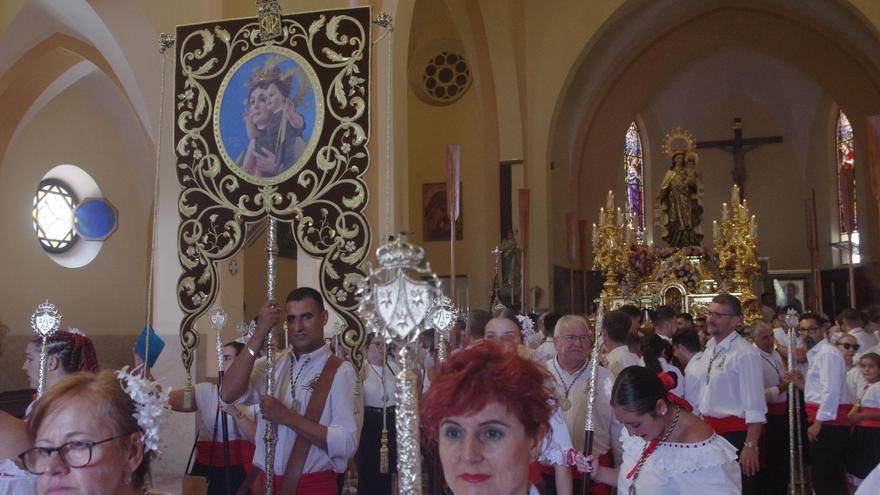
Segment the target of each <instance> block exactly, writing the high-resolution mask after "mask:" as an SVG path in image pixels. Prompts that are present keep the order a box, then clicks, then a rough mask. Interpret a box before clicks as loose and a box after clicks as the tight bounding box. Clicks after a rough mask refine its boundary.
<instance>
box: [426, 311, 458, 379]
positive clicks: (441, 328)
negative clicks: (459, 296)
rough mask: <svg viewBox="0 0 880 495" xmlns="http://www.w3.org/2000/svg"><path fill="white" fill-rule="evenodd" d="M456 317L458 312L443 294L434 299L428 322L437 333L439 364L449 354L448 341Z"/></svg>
mask: <svg viewBox="0 0 880 495" xmlns="http://www.w3.org/2000/svg"><path fill="white" fill-rule="evenodd" d="M456 317H458V310H457V308H456V307H455V305H454V304H452V300H451V299H449V298H448V297H446V295H445V294H444V295H440V296H439V297H437V298H435V299H434V304H433V305H431V313H430V315H429V316H428V321H429V322H430V323H431V326H433V327H434V330H436V332H437V358H438V359H439V360H440V362H441V363H442V362H443V361H446V357H447V355H448V354H449V341H450V336H451V333H452V326H453V325H454V324H455V318H456Z"/></svg>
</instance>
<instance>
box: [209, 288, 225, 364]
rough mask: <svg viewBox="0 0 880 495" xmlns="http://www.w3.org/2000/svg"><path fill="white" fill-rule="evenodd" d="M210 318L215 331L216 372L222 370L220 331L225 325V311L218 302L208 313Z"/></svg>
mask: <svg viewBox="0 0 880 495" xmlns="http://www.w3.org/2000/svg"><path fill="white" fill-rule="evenodd" d="M208 317H209V318H210V320H211V328H213V329H214V331H216V332H217V372H218V373H219V372H220V371H223V339H222V337H221V336H220V332H221V331H222V330H223V328H224V327H226V317H227V315H226V311H225V310H224V309H223V307H222V306H220V305H219V304H218V305H216V306H214V309H212V310H211V312H210V313H209V314H208Z"/></svg>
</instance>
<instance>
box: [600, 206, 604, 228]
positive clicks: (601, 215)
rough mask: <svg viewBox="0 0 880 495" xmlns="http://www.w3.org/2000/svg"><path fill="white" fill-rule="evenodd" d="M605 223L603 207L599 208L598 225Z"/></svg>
mask: <svg viewBox="0 0 880 495" xmlns="http://www.w3.org/2000/svg"><path fill="white" fill-rule="evenodd" d="M603 225H605V208H599V226H600V227H602V226H603Z"/></svg>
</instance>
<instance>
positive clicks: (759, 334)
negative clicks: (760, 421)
mask: <svg viewBox="0 0 880 495" xmlns="http://www.w3.org/2000/svg"><path fill="white" fill-rule="evenodd" d="M753 328H754V329H753V331H752V340H754V342H755V348H756V349H757V350H758V355H759V356H761V372H762V376H763V379H764V398H765V399H766V400H767V429H766V430H765V431H764V436H763V437H762V438H761V448H762V449H763V450H764V455H763V456H761V458H762V460H764V461H765V462H763V463H762V465H763V466H764V481H765V483H764V485H765V493H768V494H770V495H785V494H786V493H787V491H788V478H789V471H790V465H789V462H788V459H789V458H788V447H789V438H788V384H789V383H791V381H792V380H791V378H792V376H793V375H792V373H791V372H789V371H786V370H785V366H784V365H783V363H782V356H780V355H779V353H778V352H776V349H774V348H773V343H774V337H773V329H771V328H770V325H769V324H767V323H765V322H763V321H759V322H757V323H755V324H754V325H753Z"/></svg>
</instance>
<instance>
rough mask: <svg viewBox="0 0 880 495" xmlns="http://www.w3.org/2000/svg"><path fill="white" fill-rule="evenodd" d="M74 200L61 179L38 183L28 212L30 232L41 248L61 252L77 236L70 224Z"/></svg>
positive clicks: (65, 249)
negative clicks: (31, 229) (32, 232)
mask: <svg viewBox="0 0 880 495" xmlns="http://www.w3.org/2000/svg"><path fill="white" fill-rule="evenodd" d="M76 203H77V199H76V196H74V194H73V192H72V190H71V188H70V187H69V186H68V185H67V184H65V183H64V182H62V181H59V180H56V179H46V180H44V181H42V182H40V186H39V187H38V188H37V194H36V195H35V196H34V209H33V212H32V215H33V221H34V231H35V232H36V233H37V239H39V241H40V245H41V246H42V247H43V249H45V250H46V251H48V252H50V253H63V252H65V251H67V250H68V249H70V248H71V247H73V244H74V243H75V242H76V240H77V237H78V236H77V234H76V232H75V231H74V225H73V210H74V208H76Z"/></svg>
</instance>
